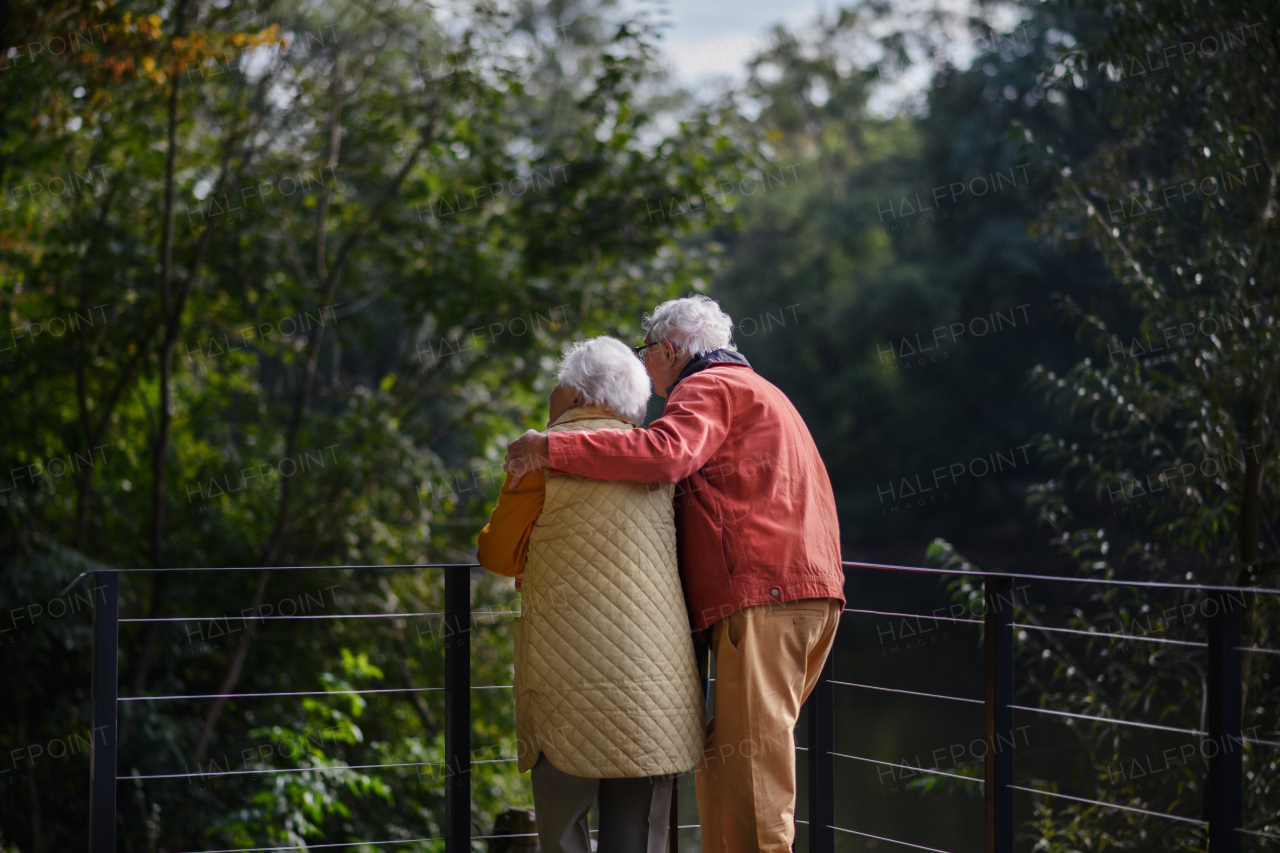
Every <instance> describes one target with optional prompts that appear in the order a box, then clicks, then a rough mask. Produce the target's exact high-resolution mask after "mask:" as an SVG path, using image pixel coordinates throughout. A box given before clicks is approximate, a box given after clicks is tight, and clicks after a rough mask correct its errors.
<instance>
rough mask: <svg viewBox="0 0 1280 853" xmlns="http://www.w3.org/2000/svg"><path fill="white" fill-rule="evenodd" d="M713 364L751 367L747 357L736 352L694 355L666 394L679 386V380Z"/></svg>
mask: <svg viewBox="0 0 1280 853" xmlns="http://www.w3.org/2000/svg"><path fill="white" fill-rule="evenodd" d="M713 364H742V365H745V366H746V367H748V368H749V367H751V362H749V361H747V357H746V356H745V355H743V354H742V353H740V352H738V351H737V350H733V349H713V350H711V351H709V352H704V353H702V354H701V355H695V356H694V357H693V360H692V361H690V362H689V363H688V364H686V365H685V366H684V370H682V371H680V375H679V376H677V377H676V381H675V382H672V383H671V384H670V385H668V386H667V393H668V394H670V393H671V389H672V388H675V387H676V386H677V385H679V384H680V382H681V380H683V379H687V378H688V377H690V376H692V375H693V374H695V373H697V372H699V371H701V370H706V369H707V368H708V367H710V366H711V365H713Z"/></svg>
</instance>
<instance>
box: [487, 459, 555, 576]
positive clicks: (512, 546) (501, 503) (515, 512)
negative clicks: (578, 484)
mask: <svg viewBox="0 0 1280 853" xmlns="http://www.w3.org/2000/svg"><path fill="white" fill-rule="evenodd" d="M510 482H511V475H510V474H508V475H507V480H506V482H505V483H503V484H502V490H501V491H500V492H498V505H497V506H496V507H494V508H493V514H492V515H490V516H489V523H488V524H486V525H485V526H484V529H483V530H481V531H480V535H479V536H478V537H477V538H476V544H477V549H476V552H477V556H476V562H478V563H479V564H480V565H481V566H483V567H484V568H486V569H488V570H489V571H491V572H493V573H494V574H498V575H502V576H503V577H508V578H512V577H515V576H516V575H519V574H520V573H521V572H523V571H524V564H525V560H526V559H528V557H529V536H530V534H531V533H533V523H534V522H535V521H537V520H538V516H540V515H541V514H542V505H543V502H544V501H545V499H546V494H547V489H546V482H547V480H546V472H545V471H541V470H539V471H535V472H533V473H532V474H529V475H528V476H527V477H525V478H524V479H523V480H521V481H520V484H519V485H518V486H516V489H515V491H511V490H510V489H509V487H508V486H509V484H510Z"/></svg>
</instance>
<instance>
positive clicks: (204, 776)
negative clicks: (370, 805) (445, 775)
mask: <svg viewBox="0 0 1280 853" xmlns="http://www.w3.org/2000/svg"><path fill="white" fill-rule="evenodd" d="M512 760H513V761H514V760H515V759H512ZM472 763H473V764H479V763H480V762H478V761H473V762H472ZM435 766H441V767H443V766H444V762H443V761H409V762H405V763H403V764H334V765H331V766H327V767H326V766H320V767H284V768H278V769H270V770H219V771H218V772H217V773H155V774H152V775H150V776H142V775H132V776H117V777H116V781H117V782H127V781H129V780H130V779H215V778H218V777H221V776H261V775H266V774H270V773H306V772H307V771H309V770H315V771H317V772H324V771H326V770H373V769H380V768H383V767H435Z"/></svg>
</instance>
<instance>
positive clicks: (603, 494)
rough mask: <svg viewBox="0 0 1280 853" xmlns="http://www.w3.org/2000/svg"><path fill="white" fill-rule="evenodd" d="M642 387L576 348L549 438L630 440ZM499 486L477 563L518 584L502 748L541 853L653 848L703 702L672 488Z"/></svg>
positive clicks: (619, 356)
mask: <svg viewBox="0 0 1280 853" xmlns="http://www.w3.org/2000/svg"><path fill="white" fill-rule="evenodd" d="M649 393H650V388H649V377H648V375H647V374H646V372H645V369H644V367H643V366H642V365H641V363H640V361H639V360H638V359H637V358H636V357H635V355H633V354H632V351H631V348H630V347H628V346H627V345H625V344H623V343H622V342H621V341H618V340H615V339H613V338H604V337H601V338H594V339H592V340H589V341H583V342H581V343H578V344H576V345H575V346H574V347H573V348H572V349H571V350H569V352H568V353H567V354H566V355H565V356H564V359H563V361H562V362H561V365H560V372H559V375H558V377H557V384H556V386H555V388H554V389H552V391H551V398H550V410H551V411H550V420H549V423H548V424H547V429H548V431H549V432H553V433H560V432H594V431H596V430H601V429H608V430H630V429H633V428H634V427H635V426H637V425H639V424H640V422H641V421H642V420H643V419H644V412H645V404H646V402H647V401H648V399H649ZM510 481H511V478H508V483H507V484H506V485H504V487H503V489H502V491H501V493H500V495H499V498H498V505H497V507H496V508H495V509H494V511H493V515H492V516H491V517H490V520H489V524H488V525H486V526H485V528H484V530H483V531H481V533H480V537H479V559H480V564H481V565H482V566H484V567H485V568H486V569H488V570H489V571H492V572H496V573H497V574H500V575H505V576H508V577H514V576H519V575H523V578H522V584H521V596H522V615H521V616H520V617H519V618H518V619H516V620H515V646H516V649H515V670H516V671H515V691H516V736H517V744H518V747H517V748H518V752H519V762H520V764H519V766H520V770H521V771H525V770H532V782H533V799H534V805H535V807H536V810H537V823H538V836H539V841H540V842H541V847H542V850H543V853H588V852H589V851H590V850H591V849H592V845H591V840H590V834H589V832H588V828H587V812H588V811H590V809H591V805H592V802H593V801H594V800H595V799H596V798H597V797H599V801H600V810H599V815H600V835H599V849H600V850H603V851H608V853H659V851H662V850H665V845H666V834H667V823H668V819H669V816H670V803H671V785H672V775H673V774H676V773H681V772H684V771H687V770H692V769H693V767H694V765H695V764H696V763H697V761H698V758H699V756H700V755H701V751H702V747H703V738H704V735H703V731H704V729H703V727H704V715H703V698H702V689H701V686H700V685H699V682H698V675H697V666H696V664H695V663H694V655H693V645H692V642H691V639H690V633H689V619H688V615H687V613H686V610H685V604H684V597H683V594H682V592H681V587H680V577H679V573H678V571H677V568H676V532H675V520H674V511H673V507H672V486H671V485H669V484H666V485H658V484H654V485H645V484H642V483H632V482H627V481H625V480H596V479H591V478H588V477H572V476H564V475H559V474H557V472H556V471H554V470H550V471H544V470H539V471H537V472H536V473H534V474H530V475H528V476H526V477H524V478H523V479H522V480H521V481H520V482H519V484H518V486H517V487H516V489H515V490H511V489H509V485H510Z"/></svg>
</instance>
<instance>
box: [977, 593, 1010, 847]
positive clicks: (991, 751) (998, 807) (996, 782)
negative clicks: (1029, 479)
mask: <svg viewBox="0 0 1280 853" xmlns="http://www.w3.org/2000/svg"><path fill="white" fill-rule="evenodd" d="M984 587H985V589H984V594H985V597H986V616H985V618H984V625H983V629H984V630H983V658H984V661H985V664H986V677H985V682H986V716H987V727H986V728H987V756H986V772H985V776H984V779H985V782H986V784H985V785H983V789H984V794H985V797H986V812H987V813H986V853H1013V789H1012V788H1010V787H1009V786H1010V785H1012V784H1013V740H1014V731H1013V607H1014V601H1013V581H1012V579H1010V578H1005V577H999V576H994V575H988V576H987V577H986V578H985V580H984ZM1006 733H1007V735H1006Z"/></svg>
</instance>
